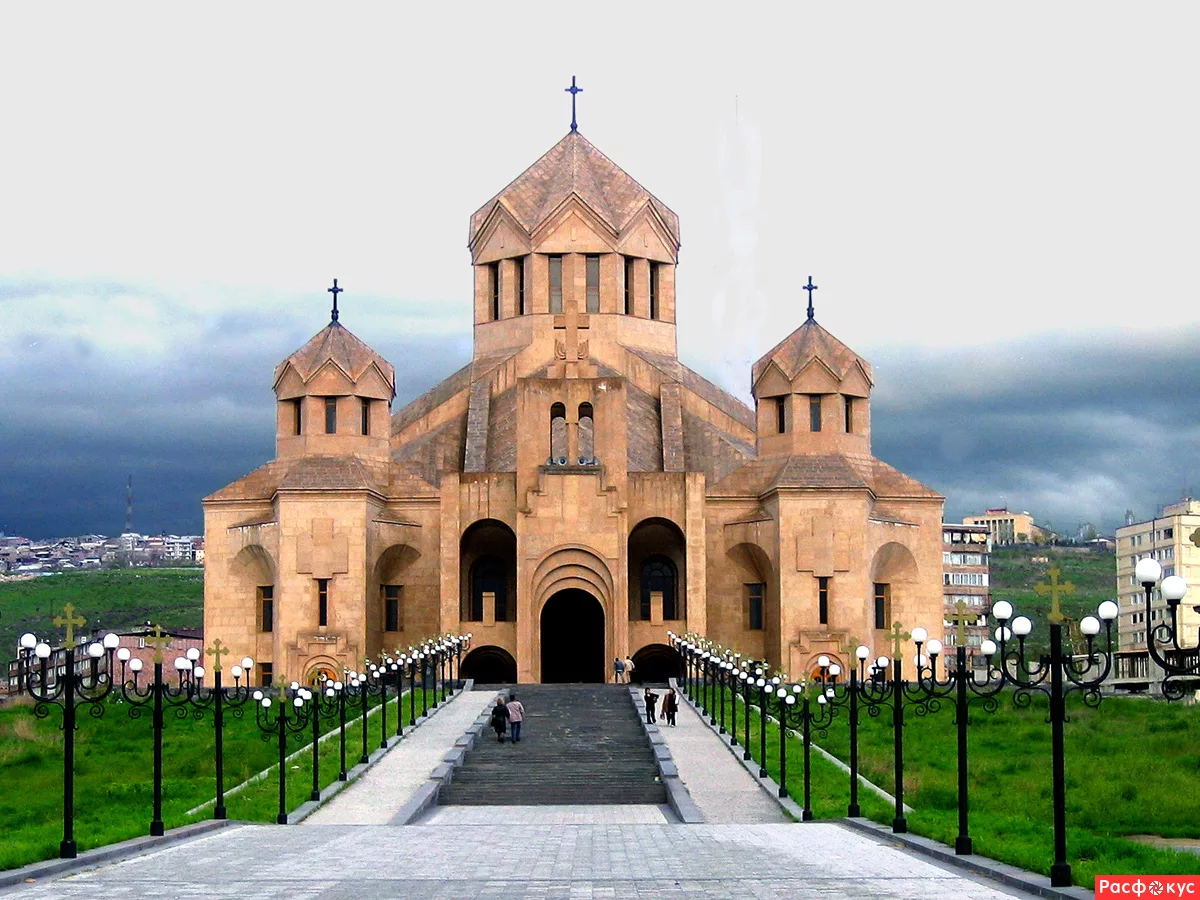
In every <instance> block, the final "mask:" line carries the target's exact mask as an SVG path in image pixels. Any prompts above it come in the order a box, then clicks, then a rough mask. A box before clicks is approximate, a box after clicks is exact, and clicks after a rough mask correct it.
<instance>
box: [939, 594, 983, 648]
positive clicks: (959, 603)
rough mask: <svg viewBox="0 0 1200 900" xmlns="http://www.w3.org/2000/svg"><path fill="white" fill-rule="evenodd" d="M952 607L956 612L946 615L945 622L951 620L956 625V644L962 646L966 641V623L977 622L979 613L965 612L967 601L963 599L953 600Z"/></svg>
mask: <svg viewBox="0 0 1200 900" xmlns="http://www.w3.org/2000/svg"><path fill="white" fill-rule="evenodd" d="M954 608H955V609H957V610H958V612H952V613H950V614H949V615H948V616H946V621H947V622H952V623H954V624H955V625H957V626H958V646H960V647H963V646H965V645H966V643H967V623H968V622H972V623H974V622H977V621H978V620H979V615H978V614H977V613H970V614H968V613H967V602H966V601H965V600H963V599H961V598H960V599H958V600H956V601H954Z"/></svg>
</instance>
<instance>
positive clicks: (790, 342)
mask: <svg viewBox="0 0 1200 900" xmlns="http://www.w3.org/2000/svg"><path fill="white" fill-rule="evenodd" d="M813 359H819V360H820V361H821V362H822V363H824V364H825V366H827V367H828V368H829V369H830V371H832V372H833V373H834V375H836V376H837V377H838V378H839V379H843V378H845V377H846V376H847V375H849V374H850V370H851V369H853V368H854V367H855V366H856V365H857V366H861V367H862V372H863V375H865V376H866V379H867V382H868V383H869V384H873V383H874V380H873V379H872V378H871V366H870V364H869V363H868V362H867V361H866V360H865V359H863V358H862V357H861V356H859V355H858V354H857V353H855V352H854V351H853V350H851V349H850V348H849V347H847V346H846V345H845V344H843V343H842V342H841V341H839V340H838V339H837V338H835V337H834V336H833V335H832V334H830V333H829V332H828V331H826V330H825V329H824V328H822V327H821V326H820V325H818V324H817V323H816V321H815V320H814V319H809V320H808V321H806V322H805V323H804V324H803V325H801V326H800V327H799V328H797V329H796V330H795V331H793V332H792V333H791V334H789V335H788V336H787V337H785V338H784V339H783V340H782V341H780V342H779V343H778V344H776V345H775V346H774V347H773V348H772V349H771V351H770V352H769V353H767V354H766V355H765V356H763V357H762V358H761V359H760V360H759V361H758V362H756V363H755V364H754V368H753V370H751V374H750V383H751V384H752V385H755V384H758V380H759V378H761V377H762V374H763V373H764V372H765V371H766V370H767V367H768V366H769V365H770V364H771V363H772V362H773V363H775V365H777V366H778V367H779V369H780V371H781V372H783V374H784V375H785V376H787V378H788V379H789V380H791V379H793V378H795V377H796V376H797V375H799V374H800V370H801V369H803V368H804V367H805V366H806V365H807V364H808V363H809V362H810V361H811V360H813Z"/></svg>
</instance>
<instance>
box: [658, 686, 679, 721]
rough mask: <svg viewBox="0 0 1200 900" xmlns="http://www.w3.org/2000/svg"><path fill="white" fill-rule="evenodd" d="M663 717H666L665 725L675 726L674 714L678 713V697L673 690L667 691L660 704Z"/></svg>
mask: <svg viewBox="0 0 1200 900" xmlns="http://www.w3.org/2000/svg"><path fill="white" fill-rule="evenodd" d="M662 711H663V715H664V716H666V717H667V724H668V725H674V724H675V713H677V712H679V695H678V694H676V693H675V688H671V689H670V690H668V691H667V694H666V696H665V697H663V702H662Z"/></svg>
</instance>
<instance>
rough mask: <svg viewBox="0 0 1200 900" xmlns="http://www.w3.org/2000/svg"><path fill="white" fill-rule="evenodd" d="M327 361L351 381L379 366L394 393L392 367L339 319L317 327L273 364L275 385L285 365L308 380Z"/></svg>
mask: <svg viewBox="0 0 1200 900" xmlns="http://www.w3.org/2000/svg"><path fill="white" fill-rule="evenodd" d="M327 363H333V364H334V365H335V366H337V367H338V368H339V369H341V370H342V372H344V373H345V375H346V377H347V378H349V379H350V380H351V381H355V382H356V381H358V380H359V378H361V377H362V375H363V373H364V372H366V371H367V370H368V369H369V368H371V366H375V367H377V368H378V369H379V373H380V375H382V376H383V379H384V380H385V381H386V382H387V384H388V386H389V387H390V388H391V390H392V396H393V397H394V396H396V370H395V368H393V366H392V364H391V363H389V362H388V361H387V360H386V359H384V358H383V357H382V356H380V355H379V354H378V353H376V352H375V351H374V350H372V349H371V348H370V347H368V346H367V345H366V344H365V343H363V342H362V341H361V340H359V339H358V338H357V337H355V336H354V334H352V333H351V332H350V330H349V329H348V328H346V327H345V326H343V325H342V324H341V323H340V322H336V321H335V322H330V323H329V324H328V325H326V326H325V327H324V328H322V329H321V330H320V331H318V332H317V333H316V334H315V335H313V336H312V338H311V339H310V340H309V342H308V343H307V344H305V345H304V346H303V347H301V348H300V349H299V350H297V351H296V352H295V353H293V354H292V355H291V356H289V357H288V358H287V359H285V360H284V361H283V362H281V363H280V364H279V365H277V366H276V367H275V381H274V383H275V385H276V386H278V385H279V380H280V379H281V378H282V377H283V375H284V373H285V372H286V371H287V370H288V368H289V367H290V368H292V369H294V370H295V371H296V374H297V375H299V376H300V380H301V381H305V382H307V381H309V380H310V379H311V378H312V377H313V376H314V375H316V374H317V372H319V371H320V370H321V369H322V368H323V367H324V366H325V365H326V364H327Z"/></svg>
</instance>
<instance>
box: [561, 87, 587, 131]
mask: <svg viewBox="0 0 1200 900" xmlns="http://www.w3.org/2000/svg"><path fill="white" fill-rule="evenodd" d="M563 90H564V91H565V92H566V93H568V94H570V95H571V130H572V131H578V130H579V124H578V123H577V122H576V121H575V95H576V94H582V93H583V88H581V87H576V86H575V76H574V75H572V76H571V86H570V87H569V88H563Z"/></svg>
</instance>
